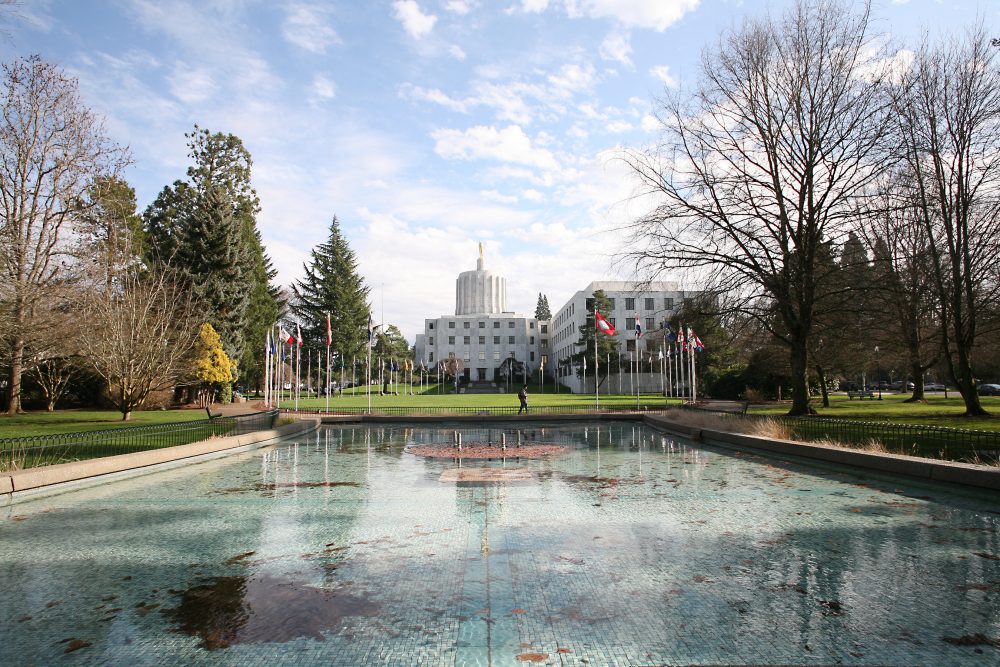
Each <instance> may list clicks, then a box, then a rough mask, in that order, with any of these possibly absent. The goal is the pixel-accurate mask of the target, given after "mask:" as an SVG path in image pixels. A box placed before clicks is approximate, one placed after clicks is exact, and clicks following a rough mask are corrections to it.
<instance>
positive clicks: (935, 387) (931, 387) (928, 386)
mask: <svg viewBox="0 0 1000 667" xmlns="http://www.w3.org/2000/svg"><path fill="white" fill-rule="evenodd" d="M944 390H945V386H944V385H943V384H939V383H937V382H925V383H924V391H944Z"/></svg>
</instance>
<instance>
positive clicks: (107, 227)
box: [74, 176, 143, 289]
mask: <svg viewBox="0 0 1000 667" xmlns="http://www.w3.org/2000/svg"><path fill="white" fill-rule="evenodd" d="M85 197H86V199H85V201H83V202H81V206H80V208H81V209H82V211H81V214H80V215H79V216H78V217H77V219H76V220H75V224H74V227H75V231H76V233H77V238H78V240H77V246H78V247H77V248H76V250H75V251H74V254H75V255H76V256H77V258H78V259H79V260H80V261H81V262H84V263H85V264H86V265H87V266H86V268H85V269H84V270H85V271H87V272H89V273H93V274H96V276H95V277H103V279H104V283H105V287H106V288H108V289H110V287H111V281H112V279H113V278H114V276H115V275H116V274H117V273H118V272H119V271H120V270H121V269H122V267H123V266H124V265H125V264H128V263H132V262H137V261H140V258H141V257H142V254H143V251H142V246H143V231H142V218H141V217H140V216H139V214H138V213H137V212H136V202H135V190H134V189H133V188H132V186H130V185H129V184H128V183H127V182H126V181H124V180H123V179H121V178H118V177H117V176H98V177H96V178H94V180H93V181H91V183H90V185H89V186H88V187H87V192H86V195H85Z"/></svg>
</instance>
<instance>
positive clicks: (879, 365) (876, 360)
mask: <svg viewBox="0 0 1000 667" xmlns="http://www.w3.org/2000/svg"><path fill="white" fill-rule="evenodd" d="M875 367H876V368H877V369H878V380H877V382H878V400H880V401H881V400H882V366H881V364H879V360H878V345H876V346H875Z"/></svg>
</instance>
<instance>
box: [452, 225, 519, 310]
mask: <svg viewBox="0 0 1000 667" xmlns="http://www.w3.org/2000/svg"><path fill="white" fill-rule="evenodd" d="M506 311H507V279H506V278H504V277H503V276H501V275H497V274H495V273H493V272H492V271H487V270H485V269H484V268H483V244H482V243H480V244H479V259H478V260H476V270H475V271H464V272H462V273H460V274H458V280H456V281H455V314H456V315H490V314H499V313H503V312H506Z"/></svg>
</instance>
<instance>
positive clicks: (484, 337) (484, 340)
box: [479, 336, 486, 345]
mask: <svg viewBox="0 0 1000 667" xmlns="http://www.w3.org/2000/svg"><path fill="white" fill-rule="evenodd" d="M479 344H480V345H486V336H480V337H479Z"/></svg>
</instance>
